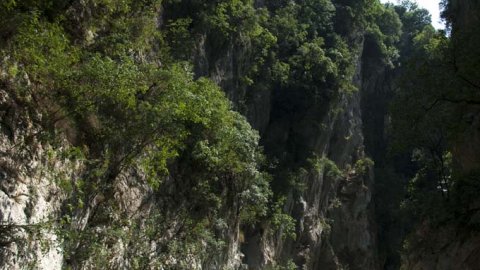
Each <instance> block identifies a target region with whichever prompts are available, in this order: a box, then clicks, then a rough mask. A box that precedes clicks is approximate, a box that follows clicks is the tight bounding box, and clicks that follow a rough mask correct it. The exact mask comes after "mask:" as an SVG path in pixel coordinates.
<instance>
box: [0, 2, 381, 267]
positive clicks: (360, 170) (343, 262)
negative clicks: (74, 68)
mask: <svg viewBox="0 0 480 270" xmlns="http://www.w3.org/2000/svg"><path fill="white" fill-rule="evenodd" d="M257 5H258V6H261V5H262V3H260V1H259V2H258V3H257ZM337 24H339V25H342V27H345V25H347V24H348V23H347V22H344V21H339V22H337ZM343 24H345V25H343ZM337 27H339V26H338V25H337ZM346 28H347V29H348V30H340V27H339V29H338V32H343V33H342V37H343V38H344V39H345V40H347V43H348V45H349V50H350V52H351V53H352V54H353V60H352V61H353V63H352V66H353V67H354V69H355V71H354V73H353V75H352V77H351V78H347V80H350V81H351V82H353V85H354V86H356V88H357V89H358V91H353V92H351V91H346V89H333V90H340V91H338V92H339V93H340V94H338V95H328V94H325V95H319V96H318V97H316V98H311V96H310V95H306V94H305V93H304V92H300V91H298V92H295V93H292V91H289V90H290V89H282V88H279V87H276V86H273V87H270V88H269V87H267V88H262V89H249V87H248V86H247V85H245V84H242V83H241V79H242V77H243V76H244V75H245V70H246V69H247V68H248V66H249V65H250V63H249V61H251V59H249V50H250V48H249V47H248V46H247V45H242V44H240V45H239V44H233V43H230V44H227V45H226V47H227V49H226V50H223V51H221V52H219V53H218V54H216V53H215V51H212V50H215V49H212V48H209V47H208V44H209V43H208V42H207V41H208V39H209V38H212V37H209V36H208V35H201V36H198V37H196V38H197V39H196V43H195V50H194V51H195V53H194V54H195V55H194V57H193V58H194V63H195V65H194V70H195V72H196V75H197V76H208V77H209V78H211V79H212V80H213V81H215V82H216V83H217V84H218V85H220V86H221V87H222V88H223V89H224V90H225V92H226V95H227V97H228V98H229V99H230V100H231V101H232V102H233V103H234V107H235V108H236V109H237V110H238V111H240V112H242V113H243V114H244V115H245V116H246V117H247V119H248V120H249V122H250V124H251V125H252V126H253V127H254V128H255V129H257V130H258V131H259V133H260V136H261V144H262V145H263V147H264V149H265V152H266V155H267V159H269V161H270V162H271V163H275V160H276V159H279V158H280V159H283V160H284V161H282V163H280V164H277V167H276V168H274V169H273V170H272V172H271V173H272V174H273V177H274V179H273V180H272V183H273V184H275V183H278V182H282V181H285V178H287V176H288V175H286V174H288V173H297V175H296V176H295V181H296V183H297V184H298V185H299V186H300V187H299V188H291V189H290V190H287V191H286V192H285V196H286V201H285V203H284V205H283V206H282V207H283V209H284V211H285V212H286V213H288V214H290V215H291V216H292V217H293V218H294V220H295V228H294V232H295V234H296V238H295V239H292V238H284V237H283V236H282V235H281V232H277V231H276V230H274V229H273V228H271V227H272V224H269V223H264V224H256V225H255V226H251V225H246V226H241V225H240V221H239V219H238V215H237V213H236V212H235V211H234V210H235V209H223V211H224V212H222V213H221V214H220V215H221V216H223V217H225V218H224V220H225V221H226V224H219V225H218V229H216V234H217V236H219V238H221V239H223V241H224V242H225V243H226V248H223V249H220V250H218V251H217V252H218V253H217V254H208V255H209V256H205V257H200V256H199V254H195V253H194V252H195V251H194V252H193V253H185V254H182V255H184V256H185V257H186V261H187V262H188V263H187V264H188V265H181V266H178V265H177V267H180V268H181V269H240V268H242V267H243V268H249V269H265V268H266V267H268V266H275V265H279V264H282V263H288V262H289V261H290V259H291V262H293V263H295V264H296V265H297V267H301V268H303V269H378V268H379V267H380V265H379V258H378V256H377V240H376V225H375V222H374V214H373V213H374V206H373V203H372V194H373V186H374V175H373V168H372V164H371V162H370V161H369V159H368V158H367V155H366V153H365V145H366V144H368V143H365V141H364V133H365V131H364V130H365V129H366V128H368V127H369V126H368V125H365V119H366V118H365V117H366V116H365V115H364V114H365V112H366V111H367V110H365V107H366V106H367V105H368V104H367V103H365V102H366V101H368V100H365V97H366V96H367V97H368V93H365V92H364V91H365V90H366V89H370V87H369V85H370V84H371V81H370V78H369V76H366V75H365V74H370V73H369V72H370V71H368V72H366V71H365V67H367V66H368V65H367V64H368V63H365V62H364V61H366V59H368V58H366V57H364V53H365V52H368V51H369V49H370V47H369V46H371V45H369V44H367V45H365V38H364V35H365V29H363V28H362V27H352V28H349V27H346ZM212 55H213V56H214V57H211V56H212ZM384 64H385V63H383V62H381V63H379V64H378V66H379V67H380V69H382V68H383V67H382V65H384ZM367 68H369V67H367ZM27 80H28V78H27ZM294 90H297V89H294ZM324 90H325V92H328V91H332V89H324ZM342 90H345V91H342ZM8 91H9V90H8V88H6V90H4V92H2V95H3V96H2V98H3V100H2V102H3V103H2V104H1V106H2V107H1V108H2V113H3V114H4V115H2V120H4V121H10V122H15V121H16V123H14V124H12V123H10V124H8V125H6V126H5V127H4V126H3V125H2V131H3V133H2V135H1V136H2V137H1V138H2V141H3V142H4V144H3V147H4V148H3V149H2V152H3V153H4V154H3V156H2V162H3V163H2V164H5V166H3V165H2V168H3V171H4V174H2V175H4V176H5V177H3V179H2V188H3V185H5V188H3V189H2V191H1V192H2V193H0V194H1V197H0V200H1V204H0V207H1V208H0V213H1V218H2V224H10V225H17V227H15V229H14V230H18V234H19V238H20V239H25V238H26V235H29V234H30V233H32V232H31V231H32V230H33V231H34V230H36V229H37V227H38V229H39V230H40V233H38V234H37V236H39V241H34V240H31V241H29V242H27V245H26V246H24V247H21V248H20V247H18V246H17V244H16V241H11V239H9V236H11V235H14V233H12V232H11V231H7V230H6V229H9V228H7V227H8V226H6V227H3V228H4V229H5V230H2V231H4V232H5V231H7V232H8V234H9V235H7V237H6V238H5V239H7V241H4V242H2V243H1V252H2V255H1V259H2V261H1V266H2V267H3V268H5V269H12V268H13V269H15V268H17V269H21V268H24V267H27V265H30V264H31V265H34V264H36V265H37V266H38V267H40V268H51V269H60V268H61V267H62V265H73V267H74V268H78V269H89V268H92V267H95V265H98V263H100V264H102V265H105V267H107V266H106V265H108V267H109V268H112V269H113V268H116V269H129V268H135V267H136V265H138V260H139V259H143V260H151V261H152V262H154V261H156V260H157V261H158V260H160V261H162V262H163V263H165V262H167V263H166V265H176V263H177V261H180V258H178V257H174V256H166V257H154V256H155V255H157V254H156V253H155V251H157V247H162V248H165V249H167V246H168V248H170V246H169V242H170V241H172V239H174V238H175V237H177V234H180V232H181V229H182V226H183V224H182V223H181V220H180V219H181V218H182V217H181V216H179V215H178V213H179V212H181V211H180V210H181V209H182V207H186V205H188V202H187V203H186V202H185V201H183V200H187V198H188V194H186V193H188V192H189V191H188V190H184V189H182V184H184V183H182V178H181V177H178V178H175V175H177V176H181V175H182V171H181V170H182V167H181V166H178V167H177V168H174V170H172V171H173V172H174V173H172V175H171V176H170V177H167V179H165V185H164V186H163V188H164V189H163V190H161V191H155V190H153V189H152V188H150V187H149V186H148V185H146V184H144V183H145V182H146V181H145V179H144V178H145V176H144V175H143V173H142V172H141V170H139V169H137V168H136V167H132V168H129V169H128V170H125V171H123V172H122V173H121V174H119V175H118V176H117V177H116V178H115V179H113V180H112V181H113V183H114V185H113V188H112V189H111V190H108V191H107V192H106V193H105V194H102V193H101V192H98V193H97V192H93V193H92V194H91V196H90V200H88V201H86V202H84V203H85V204H86V207H85V208H84V209H82V210H81V211H78V212H75V214H74V215H73V216H72V218H73V219H74V223H73V224H74V225H73V226H77V227H79V228H82V229H88V230H89V231H90V232H94V233H95V234H94V237H95V239H92V238H87V239H81V241H79V242H78V244H77V245H76V246H74V247H73V249H74V250H76V252H77V254H78V256H79V258H80V256H81V257H82V259H83V260H84V261H81V260H80V259H78V262H77V260H76V258H75V257H73V258H66V257H64V254H63V252H64V250H62V248H58V247H61V246H62V243H61V241H59V240H57V238H56V236H55V233H54V232H55V230H56V229H57V228H56V227H55V226H58V223H55V224H54V225H53V226H48V224H47V226H37V225H43V223H42V222H45V223H48V222H50V221H52V220H55V221H56V220H57V219H59V218H61V217H63V213H64V212H65V211H67V210H66V209H65V208H68V205H69V201H68V200H66V196H67V195H66V194H62V191H61V190H60V188H59V186H60V185H61V184H62V183H59V182H58V180H59V179H64V178H68V179H74V180H75V181H76V180H78V179H81V177H82V173H84V172H85V169H86V166H87V164H83V163H82V161H81V160H80V161H79V160H75V159H73V160H72V159H70V158H68V157H69V156H68V154H67V155H66V156H62V152H63V150H65V151H66V152H68V150H69V149H70V147H71V145H70V143H69V142H67V141H62V143H60V146H55V147H54V148H52V146H50V145H49V144H48V143H45V142H41V143H40V142H36V141H35V140H36V137H35V135H36V132H35V130H36V127H35V124H33V123H35V121H32V120H31V118H35V117H40V116H38V115H37V113H36V112H30V113H27V112H24V110H25V108H23V107H22V106H21V105H14V104H15V102H16V101H15V100H14V99H12V98H10V97H9V94H8ZM304 94H305V96H302V95H304ZM292 96H293V97H294V98H295V99H296V101H298V100H300V101H301V102H299V103H297V104H295V106H297V107H295V108H294V110H290V111H289V110H287V109H286V106H285V102H289V101H290V99H291V97H292ZM287 107H288V106H287ZM367 107H368V106H367ZM12 111H14V113H13V114H14V116H12V115H11V112H12ZM15 111H18V113H16V112H15ZM9 112H10V115H8V114H9ZM369 112H371V110H370V111H369ZM16 114H18V115H20V116H18V117H17V116H16ZM367 119H370V118H368V116H367ZM27 123H32V124H27ZM369 123H370V124H371V122H369ZM372 125H373V126H375V124H372ZM8 127H13V128H10V129H11V130H13V131H10V133H11V134H10V133H9V131H8ZM38 128H40V127H38ZM20 137H24V138H27V137H28V138H29V139H21V138H20ZM32 140H33V141H32ZM370 145H372V144H371V142H370ZM19 149H25V151H26V153H24V152H22V151H20V150H19ZM44 149H51V150H44ZM48 151H50V154H47V153H46V152H48ZM49 158H50V159H49ZM8 164H10V165H8ZM7 165H8V166H13V167H15V170H14V171H15V174H18V175H19V176H18V178H16V179H18V181H15V182H13V181H12V179H14V177H13V176H12V175H10V174H9V173H8V171H9V169H8V168H9V167H8V166H7ZM175 170H178V171H175ZM50 174H52V175H50ZM58 175H61V177H59V176H58ZM21 183H23V184H21ZM9 185H10V186H9ZM224 192H228V190H226V189H225V190H224ZM52 194H53V195H52ZM183 195H185V196H183ZM18 196H19V197H18ZM104 196H112V198H113V200H112V201H110V202H108V203H105V201H106V200H105V197H104ZM230 196H232V195H230ZM233 197H234V198H233V199H232V206H236V205H238V198H235V196H233ZM37 208H38V209H37ZM40 208H41V209H40ZM158 211H161V212H163V213H165V214H164V215H163V217H164V218H166V219H167V221H166V224H163V227H161V228H157V230H158V231H159V232H157V233H159V234H160V235H161V237H160V239H157V241H149V240H148V238H147V237H145V235H143V234H142V233H143V232H150V230H151V229H152V226H153V227H154V226H155V225H156V224H155V222H156V220H155V217H156V214H157V212H158ZM105 217H106V218H105ZM125 219H126V220H128V222H126V223H123V222H124V220H125ZM19 226H20V227H19ZM216 226H217V225H216ZM134 228H136V229H134ZM47 231H48V232H47ZM51 231H53V232H51ZM138 231H140V232H141V233H139V234H138V235H135V233H136V232H138ZM22 234H26V235H22ZM131 234H133V235H134V237H133V238H132V237H131ZM125 235H128V237H125V238H123V236H125ZM2 236H3V235H2ZM2 239H3V238H2ZM42 239H43V240H42ZM45 240H47V242H49V244H48V245H46V246H42V243H45ZM90 243H95V246H96V247H98V248H97V249H95V252H98V253H95V252H93V253H87V254H82V253H81V251H82V245H89V244H90ZM205 245H206V244H205ZM22 248H23V249H24V250H21V249H22ZM70 248H72V247H70ZM103 251H105V253H102V252H103ZM107 251H108V252H107ZM196 251H197V252H198V253H200V250H196ZM190 252H192V251H190ZM32 254H37V256H36V257H38V258H42V259H41V260H40V261H38V260H37V259H36V258H35V256H33V255H32ZM73 254H76V253H75V252H74V253H73ZM177 255H178V254H177ZM202 256H203V255H202ZM181 259H182V260H183V259H185V258H181ZM80 262H81V263H80ZM76 263H78V264H76ZM46 265H48V266H46ZM149 266H150V267H151V268H153V269H154V268H155V267H156V265H155V264H153V263H151V264H149ZM172 267H173V266H172ZM182 267H183V268H182Z"/></svg>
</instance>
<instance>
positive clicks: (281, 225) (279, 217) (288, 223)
mask: <svg viewBox="0 0 480 270" xmlns="http://www.w3.org/2000/svg"><path fill="white" fill-rule="evenodd" d="M286 201H287V198H286V197H280V198H278V199H277V200H276V201H275V203H274V204H273V206H272V209H271V217H270V225H271V229H272V231H271V233H274V232H275V233H279V235H280V237H281V238H282V239H283V240H285V239H287V238H290V239H293V240H295V239H296V238H297V235H296V233H295V227H296V221H295V219H293V218H292V217H291V216H290V215H288V214H287V213H285V211H284V207H285V203H286Z"/></svg>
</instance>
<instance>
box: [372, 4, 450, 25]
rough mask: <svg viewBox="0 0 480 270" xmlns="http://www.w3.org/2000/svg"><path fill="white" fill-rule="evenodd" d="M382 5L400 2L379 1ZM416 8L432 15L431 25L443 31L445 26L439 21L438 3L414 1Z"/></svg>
mask: <svg viewBox="0 0 480 270" xmlns="http://www.w3.org/2000/svg"><path fill="white" fill-rule="evenodd" d="M380 2H382V3H388V2H390V3H397V2H400V1H398V0H397V1H394V0H380ZM416 2H417V3H418V6H420V7H422V8H425V9H427V10H428V11H429V12H430V14H432V25H433V27H435V28H436V29H444V28H445V24H444V23H443V22H442V21H441V20H440V6H439V5H440V1H436V0H416Z"/></svg>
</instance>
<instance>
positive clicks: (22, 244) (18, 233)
mask: <svg viewBox="0 0 480 270" xmlns="http://www.w3.org/2000/svg"><path fill="white" fill-rule="evenodd" d="M0 114H1V123H2V125H1V133H0V153H1V156H0V176H1V178H0V266H1V267H2V269H24V268H25V267H28V266H29V265H30V266H31V267H33V266H34V265H37V266H38V267H39V268H42V269H47V268H48V269H60V268H61V266H62V254H61V251H60V250H59V243H58V241H57V235H56V234H55V231H54V228H52V226H49V224H48V222H49V221H50V220H51V218H52V217H55V216H56V212H58V211H59V209H60V206H61V202H62V199H64V196H63V194H62V191H61V189H60V188H59V187H58V182H57V180H58V178H59V177H65V178H69V177H74V176H75V173H76V171H77V170H78V168H79V167H78V166H79V164H77V163H72V162H69V161H68V160H61V159H56V157H55V156H53V155H55V154H56V153H55V152H53V150H52V148H51V147H49V146H48V145H43V144H42V143H41V142H39V141H38V140H37V138H36V135H35V133H36V132H38V131H39V127H38V126H36V125H34V124H33V121H32V120H31V118H30V116H29V115H28V114H27V112H25V111H24V108H22V107H21V105H20V104H18V103H16V102H15V101H14V99H13V98H12V97H11V96H10V94H9V93H8V92H7V91H5V89H0ZM26 142H27V143H26ZM38 236H40V237H38Z"/></svg>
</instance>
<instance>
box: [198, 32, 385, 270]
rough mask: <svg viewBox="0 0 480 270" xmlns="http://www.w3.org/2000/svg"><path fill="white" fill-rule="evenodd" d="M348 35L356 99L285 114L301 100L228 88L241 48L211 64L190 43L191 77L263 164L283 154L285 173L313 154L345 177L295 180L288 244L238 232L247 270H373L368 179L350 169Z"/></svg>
mask: <svg viewBox="0 0 480 270" xmlns="http://www.w3.org/2000/svg"><path fill="white" fill-rule="evenodd" d="M350 31H351V32H348V33H347V34H346V35H347V36H350V37H352V40H351V42H352V50H353V51H356V52H358V53H357V55H356V59H357V60H356V63H355V66H356V72H355V74H354V76H353V77H352V78H351V80H352V81H353V82H354V84H355V85H356V86H357V87H358V89H360V91H358V92H355V93H353V94H345V95H342V96H339V97H335V98H329V97H322V98H320V99H318V100H303V101H302V102H301V103H300V104H301V106H297V107H296V108H295V109H294V110H289V109H286V108H285V107H284V106H285V103H288V102H293V99H295V100H302V97H301V95H302V93H301V92H300V93H292V92H293V91H288V89H283V90H282V89H263V90H260V91H256V89H255V90H251V89H248V87H240V88H239V87H237V86H238V84H237V83H236V81H238V79H239V78H241V76H242V70H243V69H245V67H242V63H245V62H246V61H245V60H242V59H245V58H246V56H245V55H248V50H249V48H245V47H244V48H235V47H233V46H232V47H231V48H230V49H229V50H227V52H226V53H224V54H223V55H221V56H220V57H219V56H218V55H216V57H217V58H216V60H213V62H212V59H209V58H208V57H207V56H208V55H210V54H209V53H208V51H209V48H208V46H207V45H206V44H208V43H207V42H205V40H206V39H208V36H202V37H201V38H200V39H199V42H198V43H197V45H198V47H197V54H196V63H197V65H196V71H197V72H198V74H199V75H207V76H209V77H211V78H213V79H214V80H215V81H216V82H217V83H218V84H219V85H221V86H222V88H223V89H224V90H225V92H226V94H227V96H228V97H229V98H230V100H232V102H233V103H234V105H235V107H236V108H238V109H240V111H242V113H244V114H245V115H246V116H247V118H248V120H249V121H250V123H251V125H252V126H253V127H254V128H256V129H257V130H259V131H260V134H261V140H262V143H263V145H264V147H265V151H266V154H267V156H268V157H269V158H272V159H274V158H276V157H277V158H278V157H280V158H281V157H283V156H282V155H285V154H286V153H288V155H290V156H288V160H290V162H291V163H290V164H286V166H292V167H293V166H294V164H295V163H298V162H301V161H302V160H306V159H307V158H309V157H311V155H312V154H315V155H316V156H318V157H326V158H328V159H329V160H331V161H333V162H334V163H335V164H336V166H338V168H339V169H340V170H342V171H344V172H346V173H345V174H344V175H342V176H340V177H333V176H331V175H330V174H329V173H328V171H326V169H325V168H310V169H307V172H306V174H305V175H304V176H303V177H302V179H301V180H300V182H302V183H304V185H305V189H304V191H300V192H298V191H290V192H289V195H288V196H287V198H288V199H287V202H286V206H285V209H286V210H287V212H288V213H290V214H291V215H292V216H293V217H294V218H295V219H296V220H297V221H298V223H297V227H296V235H297V238H296V240H291V239H287V240H285V239H282V238H281V237H280V236H277V235H273V236H272V235H269V233H268V231H269V228H268V227H266V228H255V229H252V228H245V230H246V231H245V242H244V243H243V245H242V252H243V253H244V255H245V257H244V260H243V262H244V263H245V264H246V265H248V267H250V268H249V269H264V268H265V267H266V265H269V264H271V263H272V262H273V261H280V260H282V259H285V258H292V260H293V262H294V263H295V264H297V265H298V266H299V267H302V269H344V268H345V267H348V269H377V268H378V261H377V257H376V233H375V226H374V222H373V216H372V215H373V208H372V204H371V197H372V187H373V181H374V180H373V179H374V177H373V171H372V170H371V168H368V169H367V171H366V172H364V173H363V174H362V173H360V172H355V170H354V169H353V167H354V164H355V162H356V161H358V160H361V159H364V158H365V157H366V156H365V153H364V148H365V146H364V137H363V130H362V129H363V121H362V113H363V112H362V105H361V103H362V100H361V96H362V95H363V93H362V91H363V89H364V88H365V87H364V85H363V83H364V81H363V77H364V76H363V70H362V66H363V65H364V63H363V62H362V51H363V40H364V39H363V34H362V31H361V30H354V29H351V30H350ZM247 61H248V60H247ZM367 83H371V82H367ZM249 91H250V92H249ZM292 95H297V96H293V97H292ZM292 98H293V99H292ZM380 128H382V127H380ZM281 177H282V175H277V176H276V178H281ZM283 177H284V176H283ZM273 181H274V182H275V181H280V180H275V179H274V180H273Z"/></svg>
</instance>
